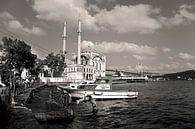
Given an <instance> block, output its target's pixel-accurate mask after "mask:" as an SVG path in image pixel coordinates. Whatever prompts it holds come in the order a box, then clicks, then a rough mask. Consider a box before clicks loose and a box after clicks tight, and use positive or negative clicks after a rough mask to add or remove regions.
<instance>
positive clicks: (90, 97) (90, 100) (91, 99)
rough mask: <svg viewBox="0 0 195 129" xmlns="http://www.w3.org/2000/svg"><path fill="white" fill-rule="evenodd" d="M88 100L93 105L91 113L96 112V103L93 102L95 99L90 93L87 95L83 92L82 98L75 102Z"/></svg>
mask: <svg viewBox="0 0 195 129" xmlns="http://www.w3.org/2000/svg"><path fill="white" fill-rule="evenodd" d="M87 101H89V102H90V103H91V105H92V107H93V111H92V112H93V113H97V112H98V108H97V104H96V102H95V99H94V98H93V97H92V96H91V95H87V94H84V97H83V98H82V99H79V100H77V101H76V102H77V104H79V103H81V102H87Z"/></svg>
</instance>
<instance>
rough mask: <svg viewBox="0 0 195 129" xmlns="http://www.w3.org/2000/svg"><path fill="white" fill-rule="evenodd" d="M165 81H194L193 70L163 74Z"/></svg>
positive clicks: (194, 71) (194, 74)
mask: <svg viewBox="0 0 195 129" xmlns="http://www.w3.org/2000/svg"><path fill="white" fill-rule="evenodd" d="M163 78H165V79H166V80H195V70H188V71H184V72H177V73H170V74H164V75H163Z"/></svg>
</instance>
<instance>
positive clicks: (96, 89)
mask: <svg viewBox="0 0 195 129" xmlns="http://www.w3.org/2000/svg"><path fill="white" fill-rule="evenodd" d="M64 90H66V91H68V93H69V94H70V96H71V98H72V99H73V100H78V99H84V98H85V97H86V96H91V97H92V98H93V99H95V100H111V99H134V98H137V97H138V92H137V91H131V90H112V88H111V86H110V84H109V83H93V84H73V83H72V84H70V86H68V87H65V88H64Z"/></svg>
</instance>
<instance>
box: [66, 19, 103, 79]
mask: <svg viewBox="0 0 195 129" xmlns="http://www.w3.org/2000/svg"><path fill="white" fill-rule="evenodd" d="M77 34H78V50H77V54H76V55H73V56H72V59H69V60H68V61H67V62H66V64H67V67H66V68H65V69H64V77H66V78H68V79H69V80H72V82H83V81H95V80H96V79H97V78H104V77H105V76H106V57H105V56H104V55H101V54H99V53H97V52H95V51H94V50H92V49H90V47H89V48H87V49H85V50H81V21H80V20H79V21H78V30H77ZM65 48H66V23H65V24H64V33H63V53H66V50H65Z"/></svg>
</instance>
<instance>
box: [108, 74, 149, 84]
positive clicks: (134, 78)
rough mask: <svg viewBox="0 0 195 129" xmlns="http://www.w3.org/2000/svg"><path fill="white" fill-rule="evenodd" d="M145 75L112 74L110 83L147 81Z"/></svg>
mask: <svg viewBox="0 0 195 129" xmlns="http://www.w3.org/2000/svg"><path fill="white" fill-rule="evenodd" d="M148 79H149V78H148V77H147V76H128V75H121V76H114V75H113V76H112V84H124V83H133V82H148Z"/></svg>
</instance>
